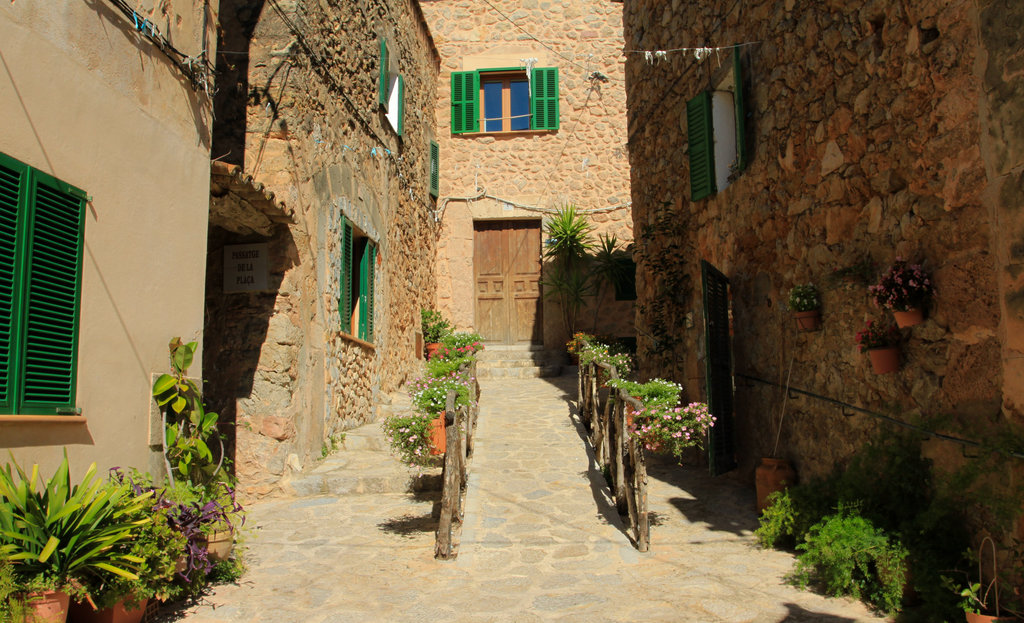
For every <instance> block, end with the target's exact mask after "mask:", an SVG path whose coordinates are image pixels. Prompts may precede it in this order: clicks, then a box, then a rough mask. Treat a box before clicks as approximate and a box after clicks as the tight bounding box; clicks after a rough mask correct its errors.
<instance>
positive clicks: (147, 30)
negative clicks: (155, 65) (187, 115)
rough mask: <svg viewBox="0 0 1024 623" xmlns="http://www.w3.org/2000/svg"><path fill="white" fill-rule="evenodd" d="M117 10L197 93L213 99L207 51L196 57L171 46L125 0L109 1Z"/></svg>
mask: <svg viewBox="0 0 1024 623" xmlns="http://www.w3.org/2000/svg"><path fill="white" fill-rule="evenodd" d="M107 1H108V2H109V3H110V4H112V5H113V6H114V7H115V8H117V9H118V10H119V11H120V12H121V13H122V14H123V15H124V16H125V17H126V18H127V19H128V20H130V21H131V22H132V25H133V26H134V28H135V31H136V32H137V33H139V35H140V36H141V37H144V38H146V39H148V40H149V41H151V42H152V43H153V44H154V45H156V48H157V49H158V50H160V51H161V52H162V53H163V54H164V56H166V57H167V58H168V59H170V61H171V63H173V64H174V66H175V67H176V68H177V69H178V71H180V72H181V73H182V74H184V75H185V77H186V78H188V80H189V84H191V86H192V89H193V90H195V91H200V90H201V91H203V92H205V93H206V96H207V97H213V94H214V93H215V92H216V88H215V84H214V78H213V76H214V68H213V66H212V65H210V62H209V60H208V59H207V58H206V50H203V51H202V52H200V53H199V54H198V55H196V56H189V55H188V54H185V53H184V52H182V51H181V50H179V49H178V48H176V47H174V45H172V44H171V42H170V40H168V39H167V37H165V36H164V35H162V34H161V33H160V30H159V29H158V28H157V27H156V24H154V23H153V22H151V21H150V20H149V19H148V18H146V17H143V16H142V15H139V13H138V12H137V11H135V10H134V9H132V8H131V7H130V6H128V4H127V3H126V2H125V0H107Z"/></svg>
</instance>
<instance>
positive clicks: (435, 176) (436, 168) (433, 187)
mask: <svg viewBox="0 0 1024 623" xmlns="http://www.w3.org/2000/svg"><path fill="white" fill-rule="evenodd" d="M440 194H441V148H440V146H438V144H437V141H430V196H431V197H433V198H434V199H437V197H438V195H440Z"/></svg>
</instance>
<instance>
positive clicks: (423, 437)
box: [381, 411, 435, 467]
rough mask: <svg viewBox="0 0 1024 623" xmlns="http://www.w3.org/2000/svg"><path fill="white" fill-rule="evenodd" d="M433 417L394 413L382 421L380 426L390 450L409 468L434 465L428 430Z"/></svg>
mask: <svg viewBox="0 0 1024 623" xmlns="http://www.w3.org/2000/svg"><path fill="white" fill-rule="evenodd" d="M434 419H435V416H433V415H428V414H426V413H419V412H415V411H414V412H412V413H396V414H394V415H391V416H388V417H387V418H385V419H384V422H383V423H382V424H381V426H382V427H383V429H384V437H385V438H386V439H387V440H388V444H389V445H390V446H391V449H392V450H393V451H394V452H395V454H397V455H398V456H399V458H401V460H402V462H403V463H406V464H408V465H409V466H410V467H414V466H417V465H418V466H421V467H423V466H427V465H430V464H432V463H434V455H432V454H431V453H430V429H431V422H432V421H433V420H434Z"/></svg>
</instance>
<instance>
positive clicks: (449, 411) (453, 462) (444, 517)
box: [434, 361, 480, 559]
mask: <svg viewBox="0 0 1024 623" xmlns="http://www.w3.org/2000/svg"><path fill="white" fill-rule="evenodd" d="M459 371H462V372H468V373H469V375H470V377H471V378H472V379H473V389H472V390H471V391H472V392H473V394H474V395H473V399H472V400H471V401H470V403H471V404H470V406H468V407H467V406H465V405H461V406H459V407H458V408H456V406H455V397H456V395H457V394H456V393H455V390H448V398H447V404H446V406H445V446H446V448H445V453H444V471H443V473H442V481H443V483H444V484H443V485H442V489H441V520H440V522H439V523H438V526H437V535H436V537H435V540H434V558H443V559H449V558H454V557H455V552H453V550H452V527H453V525H455V524H460V525H461V524H462V512H463V505H462V502H463V491H464V490H465V487H466V481H467V478H468V474H469V459H470V458H471V457H472V456H473V433H474V431H476V420H477V416H478V415H479V412H480V407H479V401H480V384H479V383H478V382H477V381H476V362H475V361H474V362H472V363H470V364H469V365H468V366H463V367H461V368H459Z"/></svg>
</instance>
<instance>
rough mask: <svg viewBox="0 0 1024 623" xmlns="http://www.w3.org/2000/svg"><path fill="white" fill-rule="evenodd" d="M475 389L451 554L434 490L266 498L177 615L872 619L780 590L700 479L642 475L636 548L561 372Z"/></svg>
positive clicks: (723, 496) (731, 497) (727, 504)
mask: <svg viewBox="0 0 1024 623" xmlns="http://www.w3.org/2000/svg"><path fill="white" fill-rule="evenodd" d="M482 390H483V392H482V398H481V412H480V421H479V428H478V431H477V441H476V444H477V445H476V454H475V457H474V459H473V464H472V471H471V475H470V481H469V487H468V493H467V500H466V517H465V525H464V527H463V531H462V539H461V544H460V547H459V549H460V554H459V556H458V558H457V559H456V560H455V561H453V562H441V561H435V560H434V559H433V543H434V533H433V530H434V529H435V527H436V520H435V519H432V518H431V509H432V507H433V502H434V499H436V495H433V496H431V495H423V494H418V495H415V494H397V493H390V494H389V493H379V494H360V495H350V496H333V495H332V496H309V497H301V498H295V497H293V498H278V499H272V500H269V501H266V502H262V503H258V504H254V505H252V507H251V509H250V514H249V517H248V523H247V525H248V527H249V530H248V534H249V535H250V536H249V537H248V540H247V542H246V546H247V547H248V548H249V553H248V555H247V560H248V561H249V564H250V569H249V572H248V573H246V575H245V576H244V577H243V578H242V580H241V582H240V584H238V585H222V586H219V587H217V589H216V591H215V592H214V593H213V594H212V595H210V596H209V597H208V598H207V599H206V600H205V603H204V604H203V605H201V606H198V607H193V608H192V609H190V610H189V611H187V612H186V613H183V617H182V618H181V620H184V621H189V622H191V623H228V622H242V621H245V622H250V621H252V622H259V621H268V622H269V621H273V622H275V623H288V622H295V623H298V622H303V623H306V622H308V623H328V622H342V621H428V620H448V621H547V620H559V621H588V622H597V621H695V622H696V621H700V622H705V623H710V622H718V621H723V622H724V621H729V622H737V623H738V622H741V621H742V622H747V621H749V622H755V621H756V622H763V623H768V622H772V623H775V622H781V621H831V622H834V623H840V622H846V621H881V620H884V619H880V618H876V617H874V616H872V615H871V613H870V612H869V611H868V610H867V609H866V608H865V606H863V605H862V604H860V603H857V602H854V601H850V600H844V599H831V598H825V597H822V596H819V595H816V594H814V593H811V592H804V591H799V590H797V589H795V588H793V587H790V586H788V585H786V584H785V582H784V580H783V577H784V576H785V574H786V572H787V571H788V569H789V568H790V566H791V564H792V557H791V556H789V555H787V554H784V553H781V552H776V551H765V550H761V549H760V548H758V547H757V545H756V543H755V540H754V538H753V536H752V530H753V529H754V528H755V527H756V519H755V514H754V510H753V507H754V499H753V495H752V493H751V492H750V490H749V488H745V487H742V486H739V485H737V484H736V483H734V482H732V481H729V480H726V479H722V478H719V479H714V480H712V479H711V477H709V476H708V475H707V474H706V472H705V471H704V470H700V469H696V468H689V469H688V468H682V467H676V466H674V465H672V464H669V463H657V462H655V463H653V464H652V465H651V468H650V508H651V511H652V516H653V518H654V521H653V526H652V530H651V551H650V552H649V553H647V554H640V553H638V552H637V551H636V550H635V549H634V548H633V546H632V545H631V543H630V541H629V540H628V538H627V537H626V535H625V533H624V530H623V528H622V524H621V522H620V520H619V518H618V516H617V514H616V512H615V510H614V507H613V505H612V504H611V503H610V501H609V499H608V497H607V488H606V487H605V486H604V482H603V478H602V476H601V474H600V473H599V472H598V471H597V470H596V469H595V468H594V467H593V466H592V465H593V464H592V463H590V461H589V459H590V458H591V457H592V454H590V453H589V452H588V450H587V447H586V445H585V443H584V441H583V436H582V432H581V431H582V428H581V425H580V424H579V423H578V421H577V420H576V419H575V417H574V416H573V408H572V402H571V401H572V400H573V399H574V396H573V395H572V394H573V393H574V392H575V376H562V377H558V378H555V379H528V380H506V379H503V380H490V379H486V380H484V381H482ZM340 452H341V453H344V452H345V451H344V450H342V451H340Z"/></svg>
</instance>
